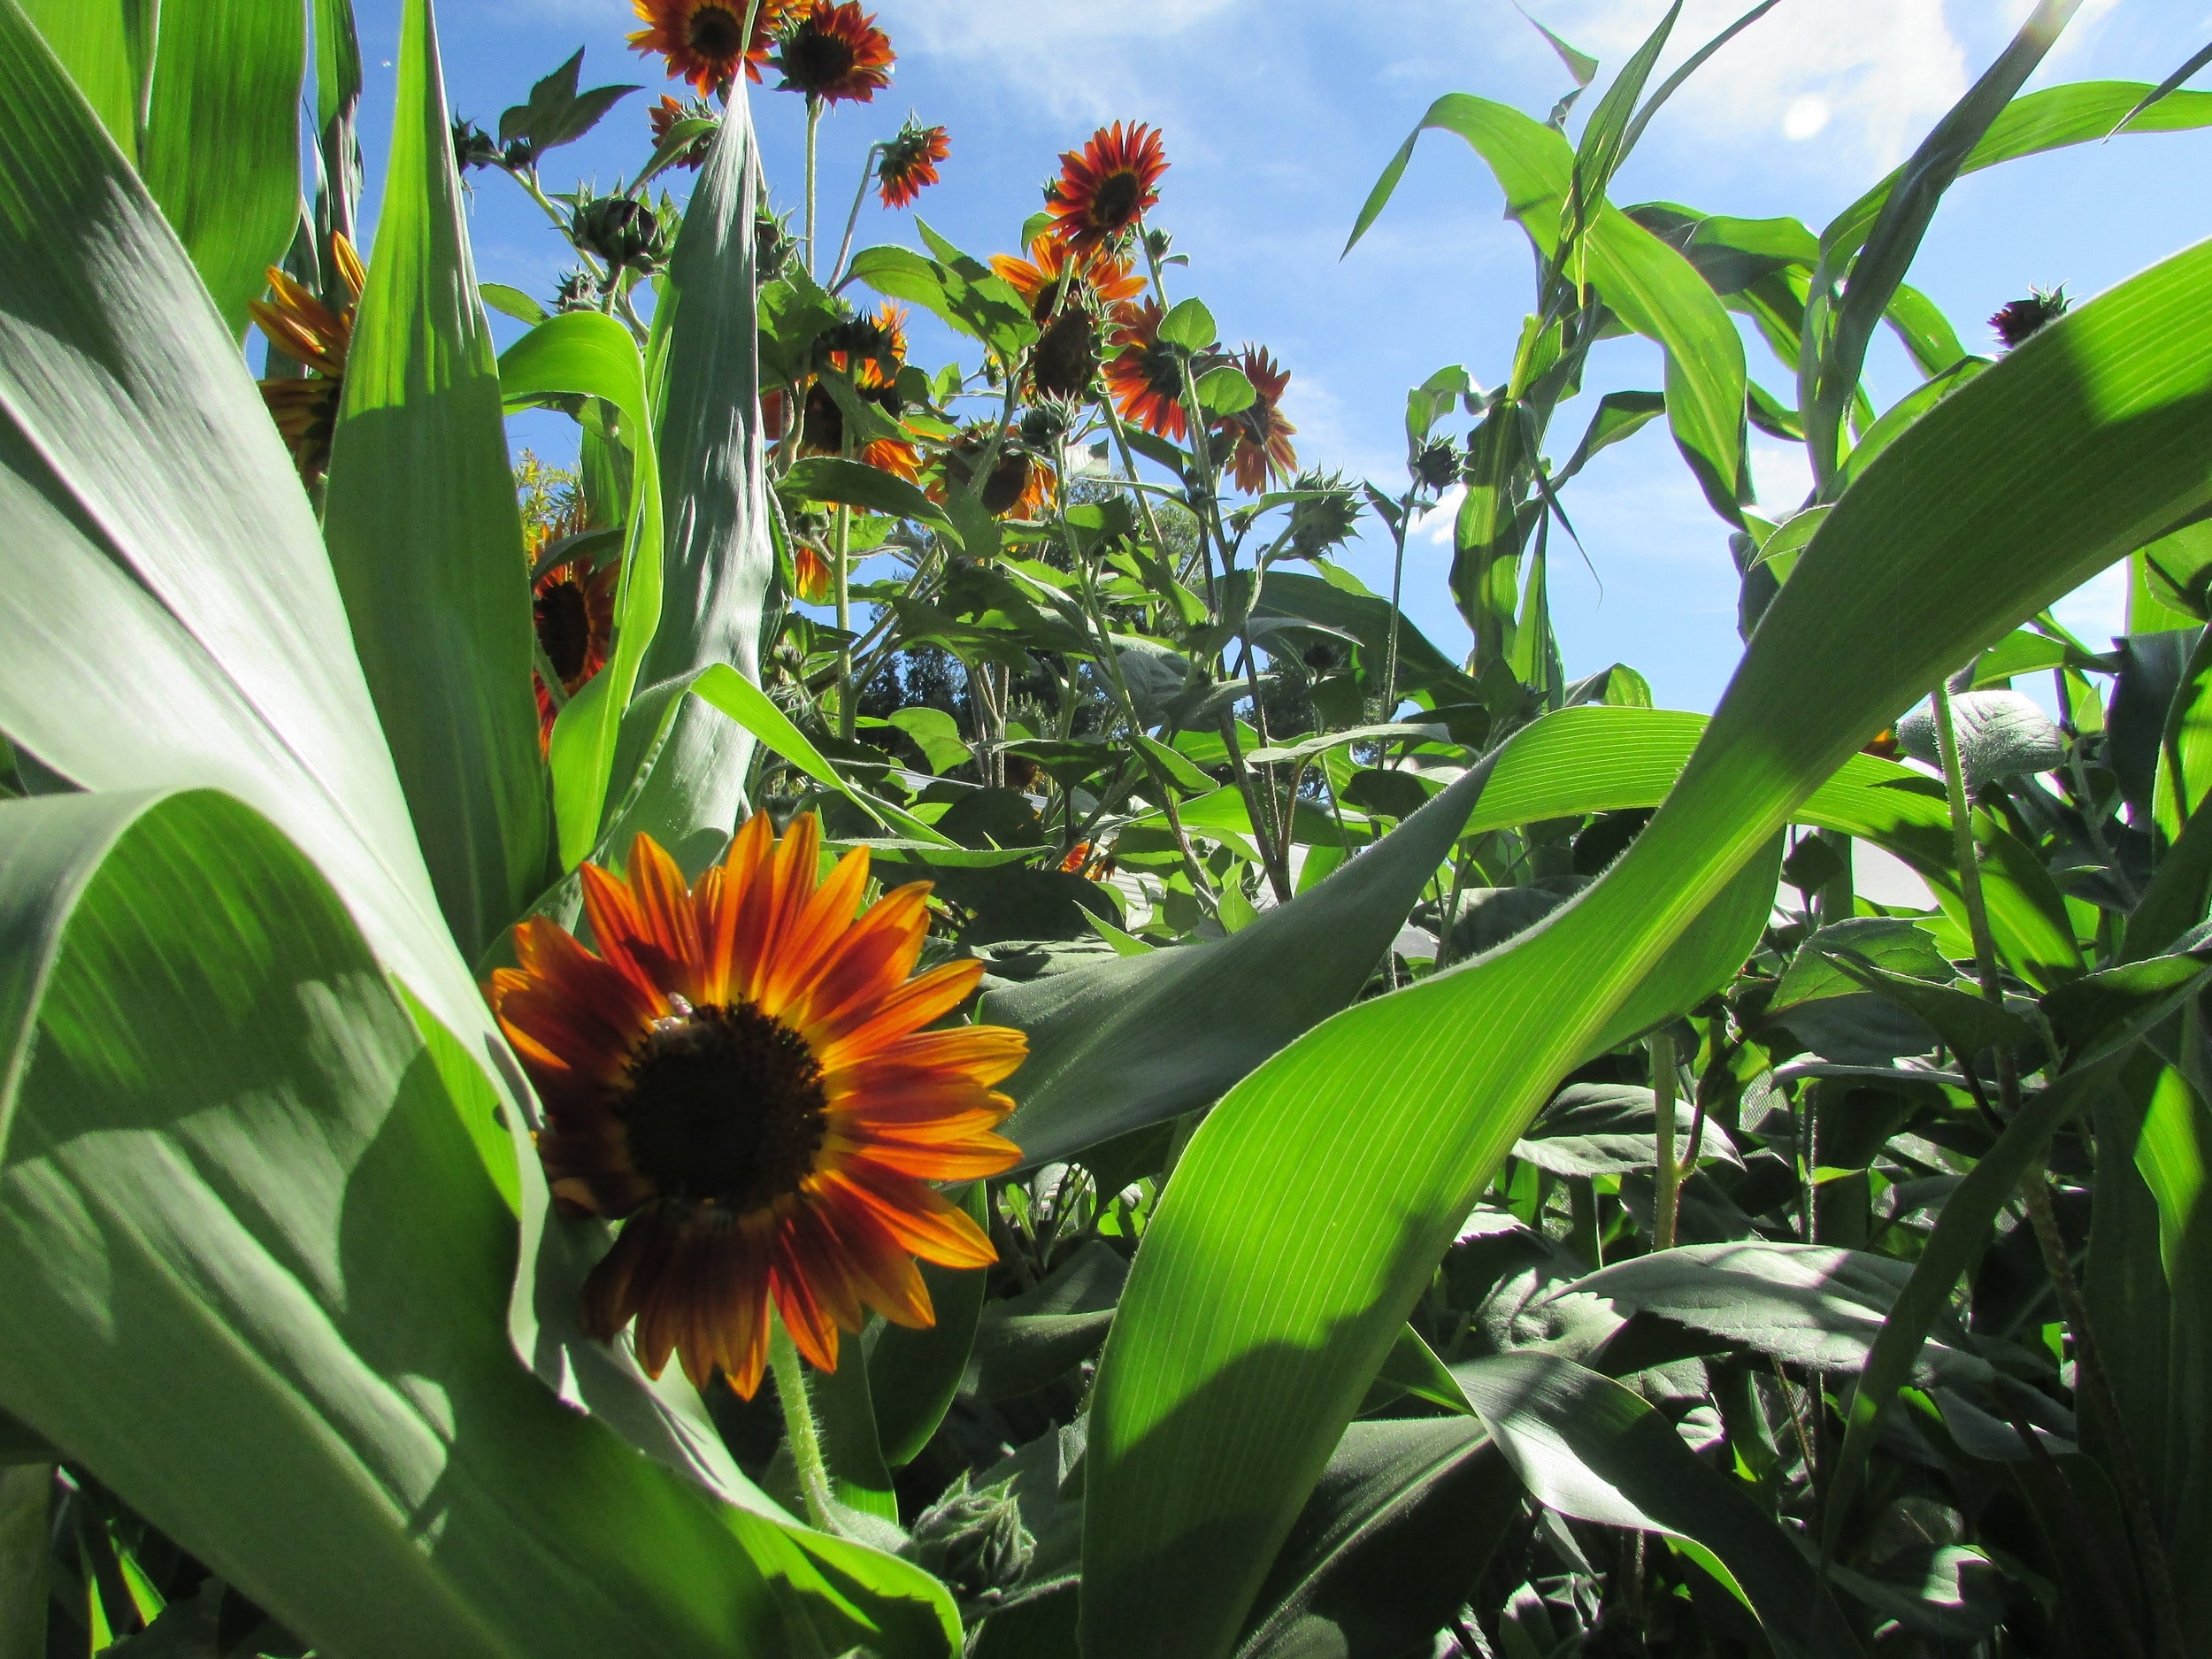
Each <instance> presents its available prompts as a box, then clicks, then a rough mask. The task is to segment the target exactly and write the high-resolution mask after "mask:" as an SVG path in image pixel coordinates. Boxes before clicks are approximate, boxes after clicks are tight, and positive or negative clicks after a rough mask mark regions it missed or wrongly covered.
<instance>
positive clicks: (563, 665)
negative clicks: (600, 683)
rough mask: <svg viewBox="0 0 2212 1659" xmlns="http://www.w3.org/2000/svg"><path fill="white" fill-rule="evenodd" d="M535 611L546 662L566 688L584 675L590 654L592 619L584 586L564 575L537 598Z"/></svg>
mask: <svg viewBox="0 0 2212 1659" xmlns="http://www.w3.org/2000/svg"><path fill="white" fill-rule="evenodd" d="M532 609H533V611H534V613H535V615H536V617H537V623H538V643H539V644H541V645H542V646H543V647H545V660H546V661H547V662H549V663H550V664H553V672H555V673H557V674H558V675H559V676H560V677H561V684H562V685H564V686H566V685H568V684H569V683H570V682H571V681H572V680H574V679H575V678H576V676H577V675H579V674H580V673H582V672H584V664H585V662H586V660H587V659H588V657H589V654H590V651H591V616H590V613H589V612H588V611H587V610H586V609H585V606H584V589H583V586H582V584H581V583H580V582H578V581H577V580H576V579H575V577H573V576H572V575H571V576H564V577H562V578H561V580H559V581H557V582H554V583H553V584H551V585H550V586H549V587H548V588H546V589H545V590H544V591H543V592H542V593H541V594H539V595H537V598H536V601H535V603H534V605H533V606H532Z"/></svg>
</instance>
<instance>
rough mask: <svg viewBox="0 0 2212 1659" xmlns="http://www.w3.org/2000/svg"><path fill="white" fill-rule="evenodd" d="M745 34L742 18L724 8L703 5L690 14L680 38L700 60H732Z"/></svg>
mask: <svg viewBox="0 0 2212 1659" xmlns="http://www.w3.org/2000/svg"><path fill="white" fill-rule="evenodd" d="M744 35H745V24H744V21H743V19H741V18H739V16H738V15H737V14H736V13H735V12H732V11H731V10H730V9H729V8H728V7H726V6H718V5H703V6H701V7H700V8H699V9H698V10H697V11H695V12H693V13H692V14H691V26H690V27H689V28H687V29H686V30H685V32H684V38H685V41H686V43H687V44H688V45H689V46H690V48H691V50H693V51H694V52H695V53H696V54H697V55H698V56H699V57H701V58H734V57H736V56H737V54H738V49H739V46H740V45H741V43H742V42H743V39H744Z"/></svg>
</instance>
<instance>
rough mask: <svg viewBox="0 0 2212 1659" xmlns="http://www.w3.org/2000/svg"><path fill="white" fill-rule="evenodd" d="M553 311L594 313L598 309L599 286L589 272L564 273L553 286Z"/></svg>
mask: <svg viewBox="0 0 2212 1659" xmlns="http://www.w3.org/2000/svg"><path fill="white" fill-rule="evenodd" d="M553 309H554V310H555V311H597V310H598V309H599V284H598V282H597V281H595V280H594V279H593V277H592V274H591V273H590V272H588V271H585V270H581V269H579V270H574V271H565V272H563V273H561V280H559V281H558V282H557V283H556V284H555V285H554V288H553Z"/></svg>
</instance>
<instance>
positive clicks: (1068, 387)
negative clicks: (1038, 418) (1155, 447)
mask: <svg viewBox="0 0 2212 1659" xmlns="http://www.w3.org/2000/svg"><path fill="white" fill-rule="evenodd" d="M991 269H992V271H993V272H994V273H996V275H997V276H998V277H999V279H1000V280H1002V281H1003V282H1005V283H1006V284H1007V286H1008V287H1010V288H1012V289H1013V290H1014V291H1015V292H1016V293H1017V294H1019V295H1020V296H1022V298H1023V299H1025V300H1026V301H1027V302H1028V303H1029V314H1030V315H1031V317H1033V319H1036V323H1037V326H1038V328H1039V330H1040V331H1041V332H1040V333H1039V334H1038V337H1037V343H1036V345H1035V346H1034V347H1033V348H1032V349H1031V350H1030V354H1029V392H1030V395H1031V396H1033V397H1043V398H1054V397H1058V398H1080V397H1083V396H1086V395H1087V393H1088V392H1089V391H1090V388H1091V380H1092V379H1093V378H1094V376H1095V375H1096V374H1097V373H1098V366H1099V349H1098V327H1099V318H1100V316H1101V314H1102V313H1103V312H1105V311H1108V310H1109V309H1110V308H1112V307H1115V306H1118V305H1119V304H1120V303H1122V302H1124V301H1126V300H1129V299H1133V298H1134V297H1135V296H1137V295H1139V294H1141V293H1143V292H1144V279H1143V278H1142V277H1141V276H1137V275H1134V274H1133V273H1131V271H1130V269H1129V262H1128V261H1127V260H1126V259H1121V258H1117V257H1114V256H1113V255H1112V254H1111V253H1110V252H1108V251H1106V250H1103V249H1094V250H1092V251H1090V252H1088V253H1079V252H1076V251H1074V250H1071V249H1069V248H1068V247H1066V246H1065V245H1064V244H1063V243H1061V242H1058V241H1056V240H1055V239H1054V238H1053V237H1052V236H1050V235H1043V236H1040V237H1038V238H1037V240H1036V241H1035V242H1032V243H1031V244H1030V247H1029V257H1028V258H1026V259H1017V258H1015V257H1013V256H1012V255H1011V254H993V255H992V256H991Z"/></svg>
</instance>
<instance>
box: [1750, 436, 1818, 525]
mask: <svg viewBox="0 0 2212 1659" xmlns="http://www.w3.org/2000/svg"><path fill="white" fill-rule="evenodd" d="M1751 479H1752V483H1753V485H1754V487H1755V489H1756V490H1757V492H1758V502H1759V506H1760V510H1761V511H1762V512H1763V513H1765V514H1768V515H1771V514H1774V513H1777V512H1782V511H1788V510H1789V509H1792V508H1794V507H1795V506H1796V505H1797V504H1798V503H1800V502H1801V501H1803V500H1804V499H1805V497H1806V496H1807V495H1810V494H1811V493H1812V488H1813V464H1812V462H1811V461H1810V460H1809V458H1807V457H1806V454H1805V446H1804V445H1803V444H1801V443H1790V444H1781V443H1755V444H1753V445H1752V446H1751Z"/></svg>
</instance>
